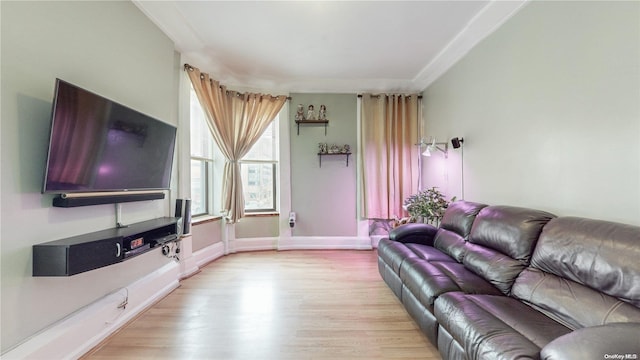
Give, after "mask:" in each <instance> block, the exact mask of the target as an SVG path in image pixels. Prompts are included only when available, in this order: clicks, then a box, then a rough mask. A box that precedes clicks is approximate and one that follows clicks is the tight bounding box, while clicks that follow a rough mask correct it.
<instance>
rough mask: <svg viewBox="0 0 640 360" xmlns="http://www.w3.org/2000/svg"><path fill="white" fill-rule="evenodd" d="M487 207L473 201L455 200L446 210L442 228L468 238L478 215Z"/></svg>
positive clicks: (441, 224) (441, 223)
mask: <svg viewBox="0 0 640 360" xmlns="http://www.w3.org/2000/svg"><path fill="white" fill-rule="evenodd" d="M485 207H487V205H485V204H480V203H474V202H471V201H454V202H452V203H450V204H449V206H448V207H447V210H446V211H445V212H444V215H443V216H442V221H441V222H440V228H441V229H444V230H449V231H452V232H454V233H456V234H458V235H460V236H461V237H462V238H464V239H465V240H466V239H467V237H469V233H470V232H471V227H472V225H473V222H474V220H475V218H476V216H477V215H478V213H479V212H480V210H482V209H484V208H485Z"/></svg>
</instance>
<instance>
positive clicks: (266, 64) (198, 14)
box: [134, 0, 527, 93]
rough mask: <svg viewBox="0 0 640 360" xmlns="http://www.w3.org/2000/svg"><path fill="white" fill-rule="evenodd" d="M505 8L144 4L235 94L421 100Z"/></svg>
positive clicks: (138, 0) (140, 2) (508, 10)
mask: <svg viewBox="0 0 640 360" xmlns="http://www.w3.org/2000/svg"><path fill="white" fill-rule="evenodd" d="M526 1H527V0H517V1H516V0H512V1H487V0H475V1H453V0H450V1H144V0H134V3H135V5H136V6H138V8H140V9H141V10H142V11H143V13H144V14H146V15H147V16H148V17H149V18H150V19H151V20H152V21H153V22H154V23H155V24H156V25H157V26H158V27H159V28H160V29H162V31H164V33H165V34H166V35H167V36H168V37H169V38H171V39H172V40H173V41H174V43H175V49H176V50H177V51H179V52H180V53H181V54H182V56H183V58H182V59H183V61H185V62H187V63H189V64H191V65H192V66H195V67H198V68H199V69H200V70H202V71H203V72H207V73H209V74H210V75H211V77H212V78H215V79H217V80H219V81H220V82H221V83H223V84H225V85H227V86H229V87H232V88H233V87H235V88H238V89H255V90H269V91H278V92H285V93H289V92H326V93H362V92H374V93H375V92H404V93H407V92H419V91H422V90H424V89H425V88H426V87H427V86H428V85H429V84H430V83H431V82H433V81H434V80H435V79H437V78H438V77H439V76H440V75H442V74H443V73H444V72H445V71H446V70H447V69H448V68H449V67H450V66H451V65H453V64H454V63H455V62H456V61H457V60H459V59H460V58H461V57H462V56H464V55H465V54H466V53H467V52H468V51H469V50H470V49H471V48H472V47H473V46H474V45H476V44H477V43H478V42H479V41H481V40H482V39H483V38H484V37H486V36H487V35H488V34H490V33H491V32H493V31H494V30H495V29H496V28H497V27H499V26H500V25H501V24H502V23H504V22H505V21H506V20H507V19H508V18H509V17H511V16H512V15H513V14H514V13H515V12H517V11H518V10H519V9H520V8H521V7H522V6H523V5H524V4H525V3H526Z"/></svg>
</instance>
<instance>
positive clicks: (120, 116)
mask: <svg viewBox="0 0 640 360" xmlns="http://www.w3.org/2000/svg"><path fill="white" fill-rule="evenodd" d="M51 113H52V115H51V131H50V138H49V149H48V155H47V162H46V169H45V176H44V185H43V189H42V192H43V193H57V194H67V193H84V192H121V191H132V190H164V189H169V186H170V181H171V167H172V164H173V153H174V147H175V140H176V128H175V126H172V125H170V124H167V123H165V122H162V121H160V120H157V119H155V118H152V117H150V116H147V115H145V114H142V113H140V112H138V111H135V110H133V109H130V108H128V107H126V106H123V105H121V104H118V103H116V102H114V101H111V100H109V99H106V98H104V97H102V96H99V95H97V94H94V93H92V92H90V91H87V90H85V89H82V88H80V87H78V86H75V85H73V84H70V83H68V82H66V81H63V80H60V79H56V83H55V95H54V99H53V106H52V112H51Z"/></svg>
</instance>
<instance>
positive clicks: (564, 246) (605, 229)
mask: <svg viewBox="0 0 640 360" xmlns="http://www.w3.org/2000/svg"><path fill="white" fill-rule="evenodd" d="M521 277H522V279H520V278H518V281H517V283H516V286H514V295H516V296H517V297H519V298H521V299H523V300H526V301H529V302H530V303H531V304H532V305H534V306H537V307H539V308H541V309H543V310H545V311H547V312H549V313H553V314H555V316H557V317H559V318H562V319H564V321H566V322H567V323H570V324H573V325H574V326H576V327H582V326H593V325H600V324H602V323H607V322H615V321H631V320H630V319H632V321H639V322H640V227H638V226H632V225H625V224H618V223H614V222H609V221H602V220H591V219H584V218H577V217H561V218H557V219H554V220H552V221H551V222H549V224H547V226H546V227H545V228H544V231H543V232H542V234H541V235H540V239H539V240H538V244H537V246H536V248H535V251H534V253H533V257H532V258H531V270H530V271H527V272H526V273H523V274H522V275H521ZM576 309H577V311H576ZM580 310H581V311H580Z"/></svg>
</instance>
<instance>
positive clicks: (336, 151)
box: [329, 145, 340, 154]
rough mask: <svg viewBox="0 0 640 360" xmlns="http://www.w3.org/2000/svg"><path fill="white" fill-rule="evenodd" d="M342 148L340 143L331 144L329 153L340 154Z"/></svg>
mask: <svg viewBox="0 0 640 360" xmlns="http://www.w3.org/2000/svg"><path fill="white" fill-rule="evenodd" d="M339 153H340V148H339V147H338V145H331V149H329V154H339Z"/></svg>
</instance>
